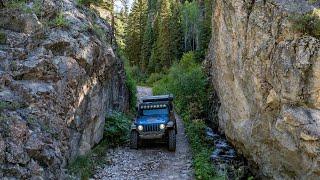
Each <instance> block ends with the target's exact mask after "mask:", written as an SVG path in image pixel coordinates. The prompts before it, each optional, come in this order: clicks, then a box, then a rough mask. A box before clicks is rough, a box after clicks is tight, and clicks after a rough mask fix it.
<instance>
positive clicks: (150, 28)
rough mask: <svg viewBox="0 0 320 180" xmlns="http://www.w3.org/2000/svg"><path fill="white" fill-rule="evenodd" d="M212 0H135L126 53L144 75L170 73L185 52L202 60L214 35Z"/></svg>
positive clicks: (132, 63) (130, 15)
mask: <svg viewBox="0 0 320 180" xmlns="http://www.w3.org/2000/svg"><path fill="white" fill-rule="evenodd" d="M212 5H213V2H212V1H211V0H193V1H180V0H135V1H134V2H133V6H132V9H131V12H130V14H129V18H128V23H127V26H126V27H127V28H126V41H125V45H126V46H125V52H126V56H127V58H128V59H129V62H130V64H131V65H132V66H137V68H138V69H139V71H141V73H144V74H151V73H155V72H157V73H161V72H165V71H167V70H168V69H169V68H170V67H171V65H172V64H173V63H175V62H177V61H178V60H179V59H180V58H181V56H182V54H183V53H184V52H189V51H195V52H196V55H197V57H198V59H199V60H200V59H203V57H204V54H205V51H206V49H207V46H208V43H209V40H208V39H209V38H207V37H210V33H211V21H210V18H211V14H212Z"/></svg>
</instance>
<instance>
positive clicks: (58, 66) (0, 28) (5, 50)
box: [0, 0, 128, 179]
mask: <svg viewBox="0 0 320 180" xmlns="http://www.w3.org/2000/svg"><path fill="white" fill-rule="evenodd" d="M3 2H4V5H5V8H2V9H0V33H1V38H2V40H1V41H0V177H7V178H11V177H13V178H17V179H30V178H37V177H43V178H45V179H61V178H64V173H63V168H64V167H65V166H66V164H67V163H68V161H70V160H71V159H73V158H74V157H76V156H78V155H83V154H85V153H87V152H88V151H89V150H90V149H91V148H92V147H93V146H94V145H95V144H97V143H98V142H99V141H100V140H101V139H102V137H103V130H104V124H105V117H106V116H107V115H108V114H110V113H111V112H112V111H121V112H124V111H126V110H128V92H127V88H126V86H125V73H124V67H123V62H122V61H121V60H120V59H119V57H118V56H117V55H116V52H115V46H112V44H110V39H112V38H113V37H112V35H111V27H110V26H109V25H108V24H107V23H106V22H104V21H103V20H102V19H101V18H99V17H98V16H97V15H96V13H94V12H93V11H92V10H90V9H88V8H86V7H80V6H78V5H77V4H76V2H75V1H73V0H62V1H50V0H44V1H27V3H26V4H24V3H22V4H21V5H19V6H13V5H12V4H10V1H3ZM38 3H41V4H40V5H39V4H38ZM0 8H1V7H0ZM39 8H40V9H39Z"/></svg>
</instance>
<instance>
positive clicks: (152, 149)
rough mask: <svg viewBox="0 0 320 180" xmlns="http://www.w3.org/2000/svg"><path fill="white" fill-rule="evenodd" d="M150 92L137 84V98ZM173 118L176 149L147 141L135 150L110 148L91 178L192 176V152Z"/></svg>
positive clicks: (126, 147)
mask: <svg viewBox="0 0 320 180" xmlns="http://www.w3.org/2000/svg"><path fill="white" fill-rule="evenodd" d="M150 95H152V89H151V88H148V87H138V99H141V97H143V96H150ZM176 118H177V126H178V134H177V147H176V152H170V151H168V150H167V145H166V144H163V143H162V144H160V143H147V144H146V145H144V146H143V147H140V148H139V149H138V150H135V149H130V148H129V146H125V147H118V148H116V149H110V150H109V151H108V152H107V156H106V157H107V158H108V161H109V164H108V165H105V167H100V168H98V169H97V173H96V174H95V175H94V178H95V179H114V180H120V179H121V180H122V179H125V180H126V179H128V180H129V179H153V180H154V179H157V180H160V179H163V180H167V179H177V180H180V179H183V180H188V179H194V173H193V169H192V155H191V150H190V147H189V144H188V141H187V137H186V135H185V132H184V127H183V123H182V121H181V119H180V118H179V117H178V116H176Z"/></svg>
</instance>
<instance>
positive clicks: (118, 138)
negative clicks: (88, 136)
mask: <svg viewBox="0 0 320 180" xmlns="http://www.w3.org/2000/svg"><path fill="white" fill-rule="evenodd" d="M130 125H131V120H130V118H128V117H127V116H125V115H124V114H122V113H118V112H116V113H114V114H113V115H112V116H110V117H107V118H106V124H105V128H104V138H105V139H107V140H108V141H109V143H110V144H111V145H118V144H122V143H124V142H126V141H127V140H128V137H129V129H130Z"/></svg>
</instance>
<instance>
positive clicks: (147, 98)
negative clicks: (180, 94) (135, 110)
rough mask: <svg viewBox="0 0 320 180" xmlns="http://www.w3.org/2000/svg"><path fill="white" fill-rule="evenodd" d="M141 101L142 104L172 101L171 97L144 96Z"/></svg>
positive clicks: (170, 95) (169, 95)
mask: <svg viewBox="0 0 320 180" xmlns="http://www.w3.org/2000/svg"><path fill="white" fill-rule="evenodd" d="M141 100H142V102H157V101H173V95H172V94H168V95H160V96H145V97H143V98H141Z"/></svg>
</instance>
